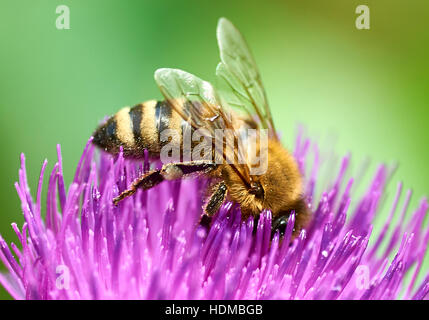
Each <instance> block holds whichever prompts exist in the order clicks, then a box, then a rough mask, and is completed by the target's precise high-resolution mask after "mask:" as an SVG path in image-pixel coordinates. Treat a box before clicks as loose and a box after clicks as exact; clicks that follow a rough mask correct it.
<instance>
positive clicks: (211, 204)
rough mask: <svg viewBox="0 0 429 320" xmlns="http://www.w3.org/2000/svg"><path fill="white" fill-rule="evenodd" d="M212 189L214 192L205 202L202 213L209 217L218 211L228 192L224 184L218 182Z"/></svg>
mask: <svg viewBox="0 0 429 320" xmlns="http://www.w3.org/2000/svg"><path fill="white" fill-rule="evenodd" d="M213 189H214V192H213V193H212V195H211V196H210V198H209V200H208V201H207V204H206V205H205V207H204V212H205V213H206V215H208V216H209V217H211V216H213V215H214V214H215V213H216V211H218V210H219V208H220V206H221V205H222V203H223V202H224V201H225V198H226V194H227V191H228V189H227V187H226V185H225V183H224V182H220V183H219V184H217V185H216V186H215V187H214V188H213Z"/></svg>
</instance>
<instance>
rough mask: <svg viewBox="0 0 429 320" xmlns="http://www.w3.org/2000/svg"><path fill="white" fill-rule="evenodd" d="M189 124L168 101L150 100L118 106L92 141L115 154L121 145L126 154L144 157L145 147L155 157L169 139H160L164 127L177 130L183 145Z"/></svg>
mask: <svg viewBox="0 0 429 320" xmlns="http://www.w3.org/2000/svg"><path fill="white" fill-rule="evenodd" d="M189 127H190V126H189V124H188V123H187V122H186V121H185V120H183V119H182V117H181V116H180V115H179V114H178V113H177V112H175V111H174V110H172V108H171V106H170V105H169V104H168V103H166V102H165V101H155V100H150V101H147V102H144V103H141V104H138V105H136V106H134V107H132V108H129V107H125V108H122V109H121V110H119V111H118V112H117V113H116V114H115V115H114V116H112V117H111V118H109V119H108V120H107V122H106V123H104V124H103V125H101V126H100V127H99V128H98V129H97V130H96V131H95V133H94V140H93V142H94V143H95V144H96V145H98V146H99V147H101V148H103V149H104V150H105V151H107V152H109V153H113V154H115V153H118V152H119V150H120V147H122V148H123V150H124V155H125V156H127V157H133V158H142V157H143V156H144V149H147V150H148V151H149V154H150V155H151V156H153V157H156V156H159V153H160V150H161V148H162V146H163V145H164V144H166V143H168V141H163V142H162V141H161V140H160V133H161V132H162V131H163V130H165V129H171V130H175V132H177V133H178V134H179V136H180V142H179V141H178V142H179V143H180V145H182V135H183V132H184V130H187V129H188V128H189Z"/></svg>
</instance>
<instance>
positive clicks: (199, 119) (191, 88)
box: [155, 68, 249, 182]
mask: <svg viewBox="0 0 429 320" xmlns="http://www.w3.org/2000/svg"><path fill="white" fill-rule="evenodd" d="M155 81H156V83H157V84H158V86H159V88H160V90H161V93H162V94H163V95H164V97H165V99H166V100H167V102H168V103H169V104H170V105H171V107H172V108H173V109H174V110H175V111H176V112H177V113H178V114H179V115H180V116H181V117H182V118H183V119H184V120H186V121H188V123H189V124H190V125H191V126H192V127H193V129H194V130H198V129H201V128H204V129H206V130H207V136H208V137H209V138H211V139H214V138H215V137H216V132H215V130H216V129H222V130H225V129H230V130H229V132H230V133H231V134H232V135H233V137H232V140H229V139H225V140H223V143H222V144H221V145H220V144H215V148H218V149H219V150H218V151H219V153H220V154H222V155H223V157H224V159H225V160H226V161H228V163H230V164H233V163H235V161H234V158H235V159H239V158H240V157H241V158H242V157H243V155H242V154H241V153H240V154H239V152H240V151H241V150H243V148H237V147H234V145H235V143H239V141H240V139H239V137H238V134H237V132H236V130H235V129H236V128H234V121H235V119H234V116H233V114H232V113H230V112H229V111H228V110H225V109H224V108H222V105H221V104H220V102H219V99H218V97H217V93H216V91H215V90H214V88H213V86H212V85H211V84H210V83H209V82H207V81H204V80H202V79H200V78H198V77H196V76H194V75H193V74H190V73H188V72H185V71H182V70H178V69H168V68H163V69H158V70H157V71H156V72H155ZM203 134H204V133H203ZM212 141H214V140H212ZM225 149H227V150H232V151H233V154H232V155H228V154H226V153H225V151H224V150H225ZM227 156H228V157H229V156H230V157H229V158H227ZM232 157H234V158H232ZM237 167H238V166H236V167H235V169H236V170H238V171H239V172H238V173H239V175H240V177H241V178H242V179H243V181H245V182H247V181H248V172H249V170H248V167H247V165H244V166H242V170H239V169H237Z"/></svg>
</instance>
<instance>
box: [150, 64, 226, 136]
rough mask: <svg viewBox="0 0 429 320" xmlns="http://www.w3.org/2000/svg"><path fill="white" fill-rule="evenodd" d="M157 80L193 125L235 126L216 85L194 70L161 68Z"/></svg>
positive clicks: (218, 127) (161, 88)
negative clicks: (197, 75) (194, 72)
mask: <svg viewBox="0 0 429 320" xmlns="http://www.w3.org/2000/svg"><path fill="white" fill-rule="evenodd" d="M155 81H156V83H157V84H158V86H159V88H160V90H161V93H162V94H163V96H164V97H165V98H166V100H167V102H168V103H169V104H170V105H171V106H172V108H173V109H174V110H175V111H176V112H177V113H178V114H179V115H180V116H181V117H182V118H183V119H184V120H186V121H188V122H189V124H190V125H191V126H192V127H193V128H194V129H199V128H205V129H207V130H209V131H210V133H214V129H224V128H229V127H231V126H232V124H231V115H230V114H229V113H227V112H226V111H225V110H223V109H222V107H221V105H220V103H219V99H218V97H217V95H216V92H215V90H214V88H213V86H212V85H211V84H210V83H209V82H207V81H204V80H202V79H200V78H198V77H196V76H194V75H193V74H190V73H188V72H185V71H183V70H179V69H169V68H162V69H158V70H156V72H155Z"/></svg>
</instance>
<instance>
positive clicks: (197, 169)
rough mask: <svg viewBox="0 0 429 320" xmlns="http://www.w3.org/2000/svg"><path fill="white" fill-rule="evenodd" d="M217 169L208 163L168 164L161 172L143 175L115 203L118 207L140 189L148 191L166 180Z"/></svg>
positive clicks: (153, 171)
mask: <svg viewBox="0 0 429 320" xmlns="http://www.w3.org/2000/svg"><path fill="white" fill-rule="evenodd" d="M215 167H216V165H215V164H213V163H211V162H206V161H189V162H179V163H167V164H165V165H163V166H162V168H161V169H160V170H152V171H149V172H146V173H144V174H142V175H141V176H140V177H138V178H137V179H136V180H134V181H133V183H132V184H131V185H130V186H129V187H128V189H127V190H125V191H123V192H122V193H121V194H120V195H118V196H117V197H116V198H114V199H113V203H114V204H115V205H117V204H118V203H119V202H120V201H121V200H123V199H125V198H127V197H129V196H131V195H133V194H134V193H136V191H137V190H138V189H143V190H148V189H150V188H153V187H155V186H156V185H158V184H160V183H161V182H162V181H164V180H175V179H180V178H182V177H186V176H190V175H192V174H202V173H207V172H209V171H211V170H213V169H214V168H215Z"/></svg>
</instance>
